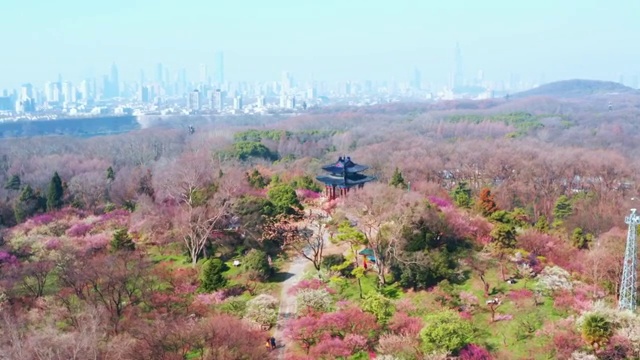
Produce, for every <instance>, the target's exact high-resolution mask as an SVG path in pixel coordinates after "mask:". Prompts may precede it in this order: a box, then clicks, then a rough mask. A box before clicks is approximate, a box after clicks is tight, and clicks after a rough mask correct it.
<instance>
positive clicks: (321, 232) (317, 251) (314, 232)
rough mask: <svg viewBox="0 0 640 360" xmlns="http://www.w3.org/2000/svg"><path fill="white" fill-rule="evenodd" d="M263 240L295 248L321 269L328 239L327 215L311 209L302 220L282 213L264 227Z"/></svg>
mask: <svg viewBox="0 0 640 360" xmlns="http://www.w3.org/2000/svg"><path fill="white" fill-rule="evenodd" d="M262 240H272V241H274V242H276V243H278V245H280V247H281V248H283V249H291V250H294V251H295V252H296V253H297V254H299V255H301V256H302V257H304V258H305V259H307V260H309V261H311V263H312V264H313V267H314V268H315V269H316V270H318V271H320V265H322V257H323V253H324V248H325V244H326V241H327V215H325V214H323V213H319V212H313V211H309V212H308V213H306V214H305V217H304V218H303V219H302V220H297V219H296V218H294V217H292V216H286V215H280V216H277V217H276V218H275V219H274V220H273V221H271V222H269V223H268V224H266V225H265V227H264V232H263V236H262Z"/></svg>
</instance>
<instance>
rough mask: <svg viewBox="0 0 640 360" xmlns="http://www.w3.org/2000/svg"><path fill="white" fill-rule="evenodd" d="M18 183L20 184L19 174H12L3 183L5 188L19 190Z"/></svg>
mask: <svg viewBox="0 0 640 360" xmlns="http://www.w3.org/2000/svg"><path fill="white" fill-rule="evenodd" d="M20 185H21V181H20V176H19V175H13V176H11V178H9V180H7V182H6V183H5V184H4V188H5V189H7V190H20Z"/></svg>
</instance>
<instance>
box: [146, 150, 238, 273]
mask: <svg viewBox="0 0 640 360" xmlns="http://www.w3.org/2000/svg"><path fill="white" fill-rule="evenodd" d="M163 170H164V171H165V172H166V173H165V174H164V175H163V176H162V177H161V181H163V182H162V183H161V184H159V185H160V186H155V187H159V188H160V189H161V190H162V191H163V194H164V201H169V202H172V203H174V204H175V205H176V206H178V207H179V209H180V210H179V212H178V215H177V216H176V219H174V222H175V225H176V227H177V228H178V230H179V232H180V233H181V236H182V241H183V243H184V245H185V247H186V249H187V251H188V252H189V257H190V258H191V264H192V266H194V267H195V265H196V263H197V261H198V257H199V256H200V254H202V252H203V251H204V249H205V247H206V245H207V243H208V242H209V241H210V240H211V239H212V238H213V237H214V236H216V234H215V232H218V235H219V234H220V233H224V231H225V229H226V225H227V223H228V220H229V218H230V207H231V199H232V198H233V195H234V193H235V189H237V187H238V184H234V183H235V182H236V181H235V179H232V178H231V177H229V176H225V175H224V172H223V171H222V169H220V168H218V169H216V168H215V167H214V166H213V161H212V159H211V158H210V156H209V155H208V154H206V153H202V152H201V153H187V154H185V155H183V157H182V158H181V159H179V160H178V161H176V162H174V163H172V164H170V165H169V166H165V168H164V169H163ZM216 170H217V171H216Z"/></svg>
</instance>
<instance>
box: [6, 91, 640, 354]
mask: <svg viewBox="0 0 640 360" xmlns="http://www.w3.org/2000/svg"><path fill="white" fill-rule="evenodd" d="M609 104H612V106H609ZM638 104H640V96H638V95H635V94H621V95H615V96H614V95H611V96H605V95H598V96H590V97H582V98H574V99H559V98H552V97H525V98H520V99H492V100H484V101H467V100H459V101H446V102H437V103H433V102H429V103H391V104H384V105H376V106H369V107H347V106H343V107H336V108H326V109H314V110H313V111H311V112H308V113H304V114H299V115H296V116H291V117H283V118H277V119H272V118H265V119H261V118H252V119H250V121H242V120H240V121H238V122H235V123H234V122H233V121H225V122H217V123H216V122H204V121H203V122H200V123H198V124H197V125H196V129H195V132H194V133H193V134H191V133H190V132H188V131H186V130H185V128H183V127H178V128H168V127H149V128H145V129H141V130H135V131H131V132H128V133H123V134H117V135H108V136H96V137H92V138H75V137H67V136H46V137H30V138H21V139H2V140H0V228H1V229H0V359H52V360H53V359H132V360H134V359H167V360H169V359H220V360H233V359H290V360H304V359H327V360H328V359H350V360H356V359H372V358H376V359H385V360H393V359H407V360H408V359H463V360H471V359H477V360H480V359H628V358H638V357H640V318H639V317H638V316H637V315H636V314H635V313H632V312H627V311H618V310H617V297H618V293H619V287H620V282H621V275H622V265H623V257H624V250H625V241H626V234H627V227H626V224H625V222H624V218H625V216H626V215H628V214H629V212H630V209H631V208H635V207H638V206H639V205H640V201H639V200H640V197H639V195H640V193H639V187H640V182H639V181H638V180H639V179H638V174H639V170H640V161H639V160H638V159H640V157H639V156H638V155H640V151H639V150H640V147H639V146H638V145H637V144H639V143H640V127H639V126H638V122H637V119H638V118H639V116H640V105H638ZM186 121H188V119H185V122H186ZM345 155H347V156H350V157H351V159H353V161H354V162H356V163H358V164H362V165H366V166H369V170H368V171H367V174H368V175H371V176H374V177H375V178H376V181H374V182H372V183H368V184H366V185H365V186H364V188H363V189H358V190H357V191H351V192H349V193H348V195H347V196H346V197H342V198H338V199H336V200H331V199H327V198H326V197H325V194H324V185H323V184H321V183H319V182H318V181H317V180H316V176H318V175H320V174H322V172H323V170H322V167H323V166H324V165H327V164H330V163H334V162H335V161H336V160H337V159H338V157H340V156H345ZM363 254H364V255H363ZM271 337H273V338H275V340H276V341H277V346H276V348H275V349H272V348H271V346H270V345H269V343H268V342H267V344H265V339H268V338H271Z"/></svg>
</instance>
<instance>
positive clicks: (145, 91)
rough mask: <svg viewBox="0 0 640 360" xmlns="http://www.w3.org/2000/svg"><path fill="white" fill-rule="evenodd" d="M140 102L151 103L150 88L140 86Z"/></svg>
mask: <svg viewBox="0 0 640 360" xmlns="http://www.w3.org/2000/svg"><path fill="white" fill-rule="evenodd" d="M138 101H139V102H141V103H143V104H147V103H148V102H149V87H147V86H144V85H143V86H140V90H139V91H138Z"/></svg>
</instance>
